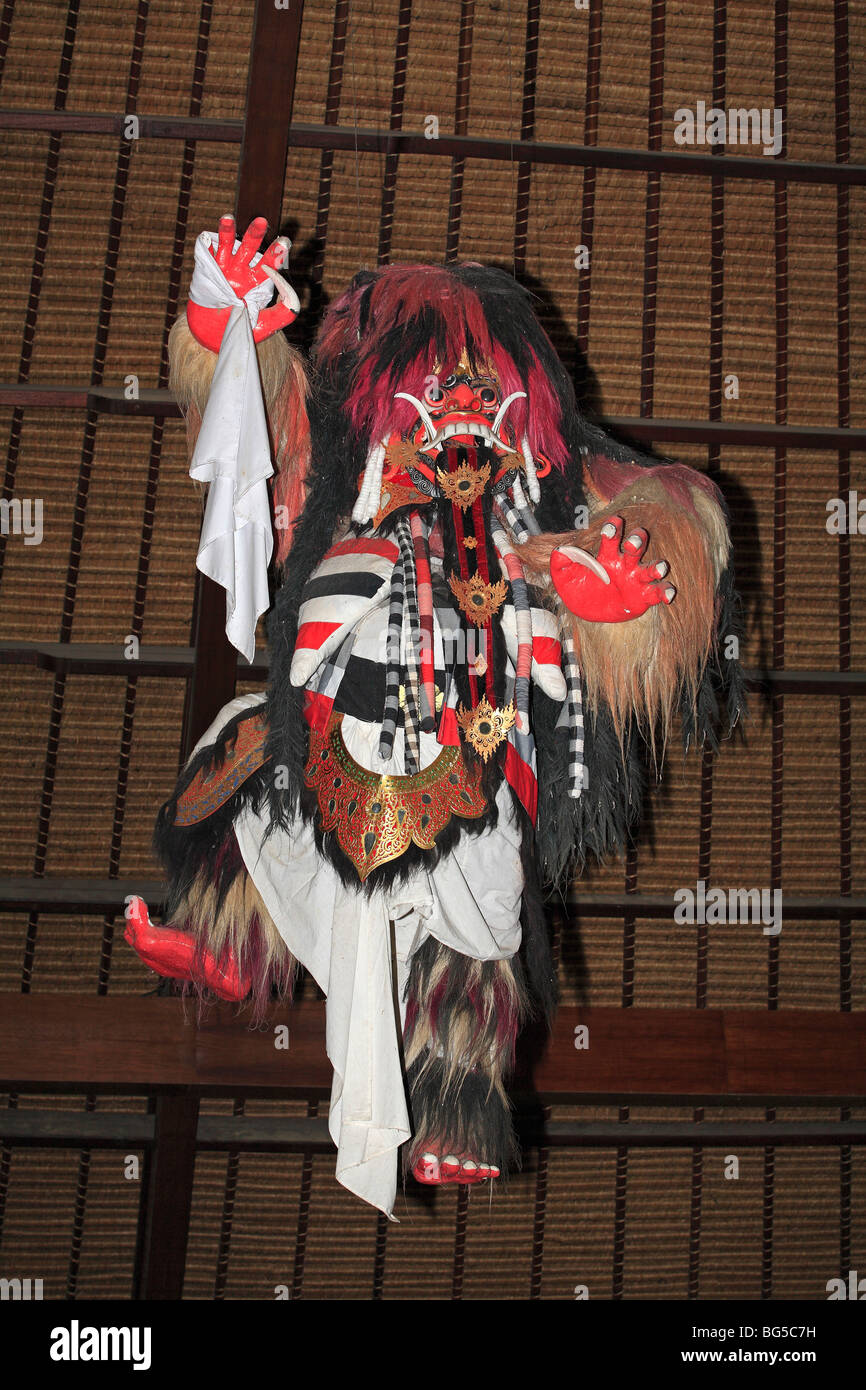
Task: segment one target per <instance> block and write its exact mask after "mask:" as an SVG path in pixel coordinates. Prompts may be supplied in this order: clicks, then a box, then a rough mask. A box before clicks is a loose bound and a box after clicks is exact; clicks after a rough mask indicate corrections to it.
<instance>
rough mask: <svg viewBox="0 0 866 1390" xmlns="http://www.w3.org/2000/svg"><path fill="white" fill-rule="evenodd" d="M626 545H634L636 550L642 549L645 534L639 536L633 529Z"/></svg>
mask: <svg viewBox="0 0 866 1390" xmlns="http://www.w3.org/2000/svg"><path fill="white" fill-rule="evenodd" d="M626 545H630V546H633V547H634V549H635V550H640V548H641V546H642V545H643V536H639V535H638V533H637V531H632V533H631V535H630V536H629V538H628V540H627V541H626Z"/></svg>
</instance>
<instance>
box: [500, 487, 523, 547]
mask: <svg viewBox="0 0 866 1390" xmlns="http://www.w3.org/2000/svg"><path fill="white" fill-rule="evenodd" d="M493 510H494V512H495V513H496V515H497V516H498V517H499V519H500V521H503V522H504V523H505V525H506V526H507V527H508V528H509V530H510V531H511V534H512V535H513V537H514V539H515V540H516V541H517V544H518V545H523V542H524V541H528V540H529V536H530V531H529V527H528V526H527V525H526V522H525V521H524V520H523V517H522V516H521V515H520V512H519V511H518V510H517V508H516V507H515V505H514V503H513V502H512V501H511V498H510V497H509V496H508V493H507V492H503V494H502V496H501V497H497V499H496V501H495V502H494V504H493Z"/></svg>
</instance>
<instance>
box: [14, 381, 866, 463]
mask: <svg viewBox="0 0 866 1390" xmlns="http://www.w3.org/2000/svg"><path fill="white" fill-rule="evenodd" d="M0 406H20V407H25V408H29V409H32V410H93V411H95V412H96V413H97V414H102V415H130V416H133V417H140V416H160V417H166V418H169V417H179V416H180V413H181V412H180V407H179V406H178V404H177V402H176V401H175V399H174V396H173V395H172V394H171V392H170V391H168V390H167V389H165V390H161V389H157V388H153V389H151V388H141V389H140V390H139V392H138V395H137V396H135V397H133V398H132V399H129V398H128V397H127V393H126V388H125V387H123V386H104V387H99V388H94V389H91V388H90V387H89V386H86V385H84V384H79V385H75V384H71V383H68V382H53V383H51V382H46V383H44V384H38V383H36V384H34V383H30V382H24V383H18V382H3V383H0ZM599 423H600V424H602V425H603V426H604V428H605V429H607V430H611V431H612V432H614V433H615V434H619V435H623V436H631V437H632V438H633V439H635V440H640V441H641V442H647V441H649V442H652V441H654V440H659V441H665V442H669V443H680V444H727V445H729V446H731V447H738V446H754V447H756V448H765V449H775V448H787V449H814V450H821V449H828V450H838V449H844V450H847V451H848V452H851V453H854V452H856V451H858V450H861V449H866V429H864V428H857V427H852V428H845V429H843V428H841V427H839V426H837V425H776V424H772V423H770V422H769V421H763V420H741V421H733V420H676V419H670V418H667V417H665V416H655V417H647V416H640V415H611V416H609V417H606V418H605V419H604V420H603V421H600V422H599Z"/></svg>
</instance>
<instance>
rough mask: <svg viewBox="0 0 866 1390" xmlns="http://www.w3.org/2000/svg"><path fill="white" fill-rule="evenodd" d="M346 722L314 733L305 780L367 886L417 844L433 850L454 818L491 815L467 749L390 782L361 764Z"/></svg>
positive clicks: (325, 825) (446, 751) (338, 719)
mask: <svg viewBox="0 0 866 1390" xmlns="http://www.w3.org/2000/svg"><path fill="white" fill-rule="evenodd" d="M342 722H343V716H342V714H341V713H335V714H332V715H331V719H330V721H329V723H328V728H327V730H326V732H325V733H324V734H319V733H316V731H315V730H312V731H311V733H310V756H309V759H308V761H307V766H306V770H305V773H304V780H305V782H306V784H307V786H308V787H312V788H313V789H314V790H315V792H316V796H317V799H318V802H319V812H320V814H321V818H322V829H323V830H324V831H334V832H335V833H336V836H337V841H338V843H339V845H340V848H341V849H342V850H343V853H344V854H346V855H347V856H348V857H349V859H351V861H352V863H353V864H354V866H355V868H356V869H357V871H358V877H359V878H360V880H361V882H362V883H363V882H364V880H365V879H367V878H368V877H369V875H370V874H371V873H372V872H373V870H374V869H377V868H378V867H379V866H380V865H381V864H387V863H389V862H390V861H391V860H392V859H399V857H400V855H401V854H403V853H404V852H405V851H406V850H407V849H408V848H409V845H410V844H416V845H418V847H419V849H433V847H434V845H435V842H436V836H437V835H438V834H439V833H440V831H441V830H444V828H445V826H446V825H447V824H448V822H449V821H450V819H451V817H452V816H460V817H461V818H462V819H464V820H478V818H479V817H480V816H483V815H484V812H485V811H486V809H487V801H486V799H485V797H484V796H483V794H482V792H481V790H480V786H479V783H480V769H479V770H478V771H477V772H474V773H471V772H469V770H468V769H467V767H466V764H465V763H464V761H463V758H462V756H461V753H460V749H459V748H452V747H447V748H443V749H442V752H441V753H440V754H439V756H438V758H437V759H436V760H435V762H433V763H431V765H430V767H428V768H425V769H424V770H423V772H418V773H415V774H414V775H412V776H402V777H382V776H380V775H378V774H376V773H375V772H370V771H369V770H368V769H367V768H365V767H362V766H361V764H360V763H357V762H355V759H354V758H353V757H352V756H351V754H350V753H349V751H348V749H347V748H346V745H345V743H344V742H343V736H342V733H341V731H340V726H341V724H342Z"/></svg>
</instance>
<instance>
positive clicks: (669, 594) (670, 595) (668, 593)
mask: <svg viewBox="0 0 866 1390" xmlns="http://www.w3.org/2000/svg"><path fill="white" fill-rule="evenodd" d="M676 592H677V591H676V589H675V588H674V586H673V584H669V585H668V587H667V588H666V589H665V598H666V599H667V601H668V603H673V601H674V599H675V597H676Z"/></svg>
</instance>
